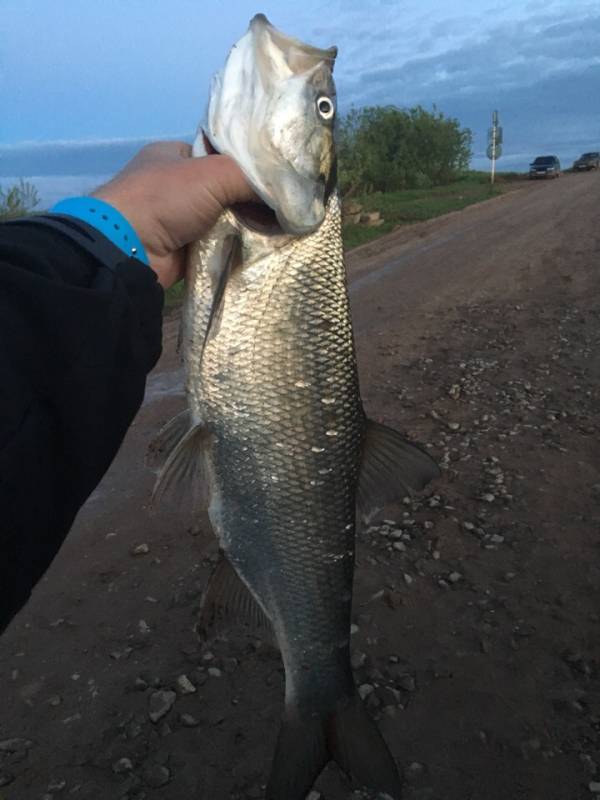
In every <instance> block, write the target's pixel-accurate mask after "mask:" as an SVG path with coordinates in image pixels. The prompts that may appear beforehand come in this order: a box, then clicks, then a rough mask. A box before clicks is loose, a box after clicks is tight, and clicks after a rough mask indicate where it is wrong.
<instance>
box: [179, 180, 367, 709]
mask: <svg viewBox="0 0 600 800" xmlns="http://www.w3.org/2000/svg"><path fill="white" fill-rule="evenodd" d="M340 224H341V223H340V209H339V201H338V198H337V196H335V195H334V196H332V197H331V198H330V200H329V204H328V209H327V214H326V217H325V221H324V222H323V224H322V225H321V227H320V228H319V229H318V230H317V232H316V233H314V234H311V235H309V236H306V237H303V239H302V240H298V239H291V240H290V241H289V243H288V244H287V245H284V246H283V247H281V248H279V249H275V250H271V252H270V253H269V254H267V255H265V256H263V257H259V258H258V259H256V260H255V261H254V262H253V263H252V261H253V260H252V258H251V256H252V248H253V244H254V243H255V241H256V238H258V237H256V235H255V234H252V233H246V238H247V239H249V241H245V242H244V241H243V242H242V252H243V253H244V254H246V255H248V256H249V262H250V265H249V266H246V264H244V267H243V268H242V269H238V270H237V271H236V270H234V271H233V273H232V274H231V276H230V278H229V280H228V284H227V289H226V291H225V295H224V298H223V307H222V309H221V312H220V316H219V320H218V324H217V326H216V328H217V329H216V330H215V331H213V333H212V334H211V335H209V338H208V339H207V341H206V344H205V346H204V348H203V347H202V345H203V338H204V332H203V331H202V329H201V326H198V327H197V328H196V329H195V334H196V335H194V328H193V327H192V331H191V335H189V336H188V335H186V334H184V351H185V362H186V371H187V374H188V376H189V378H188V396H189V398H190V409H191V412H192V418H193V420H194V423H195V424H198V425H202V426H205V427H207V428H208V429H209V430H210V431H211V434H212V436H211V440H210V443H209V444H208V445H207V451H206V459H207V470H208V472H209V475H210V479H209V480H210V486H211V501H210V507H209V513H210V518H211V522H212V524H213V526H214V528H215V530H216V532H217V535H218V537H219V541H220V543H221V547H222V549H223V552H224V554H225V556H226V557H227V559H228V561H229V562H230V563H231V564H232V565H233V566H234V568H235V570H236V571H237V573H238V575H239V576H240V577H241V578H242V580H243V581H244V583H245V584H246V586H248V588H249V589H250V591H251V592H252V594H253V596H254V597H256V599H257V600H258V601H259V603H260V606H261V607H262V609H263V610H264V612H265V613H266V615H267V616H268V617H269V619H270V620H271V621H272V623H273V627H274V631H275V635H276V638H277V641H278V643H279V645H280V647H281V652H282V656H283V659H284V663H285V667H286V675H287V684H286V697H287V700H288V702H290V703H294V704H297V705H300V706H302V707H306V708H309V707H311V706H316V707H318V709H319V710H320V708H321V707H326V706H328V705H330V704H331V703H332V702H334V703H335V701H336V699H337V698H336V696H335V694H334V693H333V689H332V687H335V686H337V685H338V684H339V683H340V682H341V681H343V683H344V691H347V689H348V685H350V684H349V682H350V683H351V673H350V671H349V660H348V646H349V644H348V637H349V631H350V607H351V592H352V576H353V566H354V521H355V497H356V484H357V480H358V473H359V469H360V461H361V452H362V441H363V434H364V428H365V419H364V414H363V411H362V406H361V402H360V396H359V391H358V377H357V372H356V361H355V356H354V346H353V338H352V325H351V320H350V311H349V306H348V296H347V292H346V284H345V270H344V261H343V254H342V245H341V230H340ZM242 235H243V232H242ZM204 264H205V262H203V260H202V258H199V259H198V260H197V261H196V263H195V265H194V259H192V265H193V268H194V266H195V269H194V272H193V273H192V277H191V280H192V291H191V292H190V294H189V297H188V302H189V304H190V306H191V308H189V309H188V311H187V312H186V315H187V319H188V320H190V321H191V320H192V319H194V318H197V316H196V315H195V313H194V311H193V308H194V303H195V299H194V298H195V297H198V296H202V295H203V294H204V283H205V281H206V279H207V276H206V275H205V274H203V272H204ZM194 284H196V285H197V287H198V289H199V291H198V290H196V291H194V288H193V287H194ZM200 353H202V358H201V360H200V359H199V354H200Z"/></svg>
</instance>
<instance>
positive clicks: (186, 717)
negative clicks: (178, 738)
mask: <svg viewBox="0 0 600 800" xmlns="http://www.w3.org/2000/svg"><path fill="white" fill-rule="evenodd" d="M179 720H180V722H181V724H182V725H183V727H184V728H197V727H198V725H200V723H199V722H198V720H197V719H196V717H194V716H193V715H192V714H181V715H180V717H179Z"/></svg>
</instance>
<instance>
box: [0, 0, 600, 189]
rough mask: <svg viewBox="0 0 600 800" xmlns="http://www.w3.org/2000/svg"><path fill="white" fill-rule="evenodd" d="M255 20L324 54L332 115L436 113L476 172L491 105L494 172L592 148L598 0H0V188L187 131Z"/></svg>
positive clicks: (79, 171) (596, 134)
mask: <svg viewBox="0 0 600 800" xmlns="http://www.w3.org/2000/svg"><path fill="white" fill-rule="evenodd" d="M258 11H261V12H263V13H266V14H267V16H268V17H269V19H270V20H271V22H273V24H275V25H276V26H277V27H279V28H280V29H281V30H283V31H284V32H285V33H288V34H291V35H294V36H296V37H297V38H300V39H302V40H304V41H307V42H309V43H311V44H314V45H317V46H320V47H326V46H329V45H332V44H336V45H337V46H338V48H339V56H338V60H337V63H336V67H335V78H336V84H337V91H338V104H339V108H340V111H342V112H343V111H345V110H348V109H349V108H350V107H351V106H363V105H375V104H395V105H398V106H411V105H416V104H421V105H422V106H424V107H425V108H428V109H431V107H432V106H433V105H434V104H435V106H436V107H437V109H438V110H440V111H442V112H443V113H444V114H446V115H448V116H452V117H456V118H457V119H458V120H459V121H460V122H461V124H463V125H464V126H467V127H469V128H471V130H472V131H473V134H474V142H473V144H474V147H473V150H474V159H473V166H475V167H477V168H486V167H487V165H488V162H487V160H486V159H485V155H484V152H485V145H486V134H487V128H488V127H489V125H490V122H491V114H492V111H493V110H494V109H498V111H499V114H500V122H501V124H502V125H503V129H504V153H503V156H502V159H501V160H500V162H499V165H498V167H499V169H524V168H526V166H527V164H528V163H529V162H530V161H531V160H532V158H533V157H534V156H535V155H538V154H542V153H553V154H556V155H558V156H559V157H560V158H561V160H562V161H563V163H564V164H565V165H569V164H570V162H571V161H572V160H573V159H574V158H575V157H577V156H578V155H579V154H580V153H581V152H583V151H584V150H589V149H600V2H599V0H594V2H588V1H587V0H531V1H530V2H516V1H515V0H505V2H503V3H502V4H499V3H498V2H496V1H495V0H454V2H453V3H452V4H450V3H448V2H435V1H434V0H406V1H405V2H397V1H396V0H360V2H359V0H328V2H321V1H320V0H303V1H302V2H301V3H300V2H298V0H276V1H275V2H273V1H272V0H268V1H267V2H261V4H260V5H258V6H257V5H256V4H255V3H254V2H249V1H248V0H227V2H226V3H223V2H221V3H217V2H210V0H208V1H207V0H169V2H168V3H167V2H165V1H164V0H163V1H162V2H159V0H102V2H98V0H94V2H90V0H54V2H49V0H0V182H2V181H3V180H4V179H5V178H6V177H7V176H20V175H23V176H25V177H31V176H38V177H39V178H42V179H43V180H42V183H44V181H45V184H50V183H52V181H54V192H55V193H58V194H60V192H61V191H69V187H70V184H69V182H68V178H69V177H72V178H73V177H76V176H80V177H81V176H83V175H84V174H85V175H87V177H88V179H91V177H92V176H93V177H94V179H96V178H99V177H102V176H104V175H107V174H110V173H111V172H112V171H114V169H117V168H118V167H119V166H120V165H121V163H123V162H124V161H125V160H127V158H128V157H129V156H130V154H131V153H133V152H135V149H136V148H137V147H138V146H139V143H140V142H142V141H147V140H151V139H155V138H171V137H187V138H189V137H191V136H192V134H193V132H194V130H195V128H196V126H197V124H198V122H199V121H200V120H201V119H202V117H203V114H204V109H205V105H206V100H207V90H208V86H209V81H210V76H211V75H212V74H213V73H214V72H215V71H216V70H218V69H219V68H220V67H221V66H222V64H223V62H224V59H225V57H226V54H227V52H228V50H229V48H230V46H231V45H232V44H233V43H234V42H235V41H236V40H237V39H238V38H239V37H240V36H241V35H242V34H243V33H244V31H245V30H246V27H247V24H248V21H249V20H250V18H251V17H252V16H253V14H254V13H256V12H258ZM32 143H33V144H32ZM59 177H60V178H61V180H62V182H63V183H62V184H61V185H60V186H59V183H58V178H59ZM80 182H81V181H80Z"/></svg>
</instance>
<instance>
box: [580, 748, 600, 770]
mask: <svg viewBox="0 0 600 800" xmlns="http://www.w3.org/2000/svg"><path fill="white" fill-rule="evenodd" d="M579 758H580V760H581V763H582V764H583V768H584V769H585V771H586V772H587V774H588V775H595V774H596V773H597V772H598V765H597V764H596V762H595V761H594V759H593V758H592V757H591V756H589V755H587V754H586V753H580V754H579Z"/></svg>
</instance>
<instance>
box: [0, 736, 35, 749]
mask: <svg viewBox="0 0 600 800" xmlns="http://www.w3.org/2000/svg"><path fill="white" fill-rule="evenodd" d="M31 747H33V742H32V741H30V740H29V739H19V738H18V737H15V738H13V739H3V740H2V741H1V742H0V753H17V752H18V751H19V750H29V749H30V748H31Z"/></svg>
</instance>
